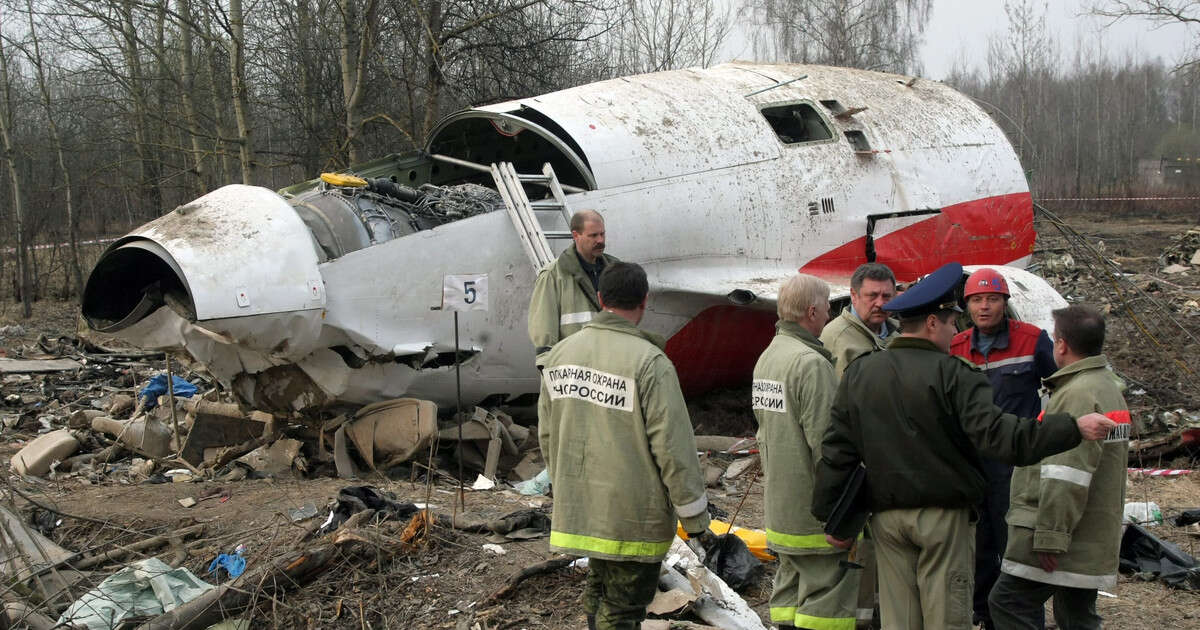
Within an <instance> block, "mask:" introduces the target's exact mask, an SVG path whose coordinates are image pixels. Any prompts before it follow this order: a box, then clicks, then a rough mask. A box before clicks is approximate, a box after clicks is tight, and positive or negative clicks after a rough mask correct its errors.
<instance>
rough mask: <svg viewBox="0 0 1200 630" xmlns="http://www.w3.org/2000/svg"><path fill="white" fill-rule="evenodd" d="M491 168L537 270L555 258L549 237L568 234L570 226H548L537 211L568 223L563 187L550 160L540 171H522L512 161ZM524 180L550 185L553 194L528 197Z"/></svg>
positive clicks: (530, 259) (569, 216) (513, 222)
mask: <svg viewBox="0 0 1200 630" xmlns="http://www.w3.org/2000/svg"><path fill="white" fill-rule="evenodd" d="M491 171H492V179H495V180H496V190H498V191H499V192H500V196H501V197H502V198H503V199H504V206H505V208H507V209H508V218H509V219H511V220H512V224H513V227H514V228H516V229H517V236H518V237H520V239H521V247H523V248H524V249H525V254H526V255H527V256H529V262H531V263H532V264H533V269H534V271H535V272H536V271H540V270H541V269H542V268H543V267H545V266H546V265H548V264H550V263H551V262H554V259H555V255H554V251H553V250H552V249H550V242H549V240H548V239H567V238H571V230H570V229H569V228H568V229H566V230H548V229H546V227H545V226H546V225H547V224H546V223H545V222H544V219H543V217H542V216H539V215H538V213H539V212H541V213H546V212H555V213H558V215H559V216H561V217H562V219H563V225H564V226H569V225H570V221H571V211H570V209H569V208H568V207H567V200H566V196H565V195H564V194H563V187H562V185H561V184H559V182H558V177H557V176H555V174H554V169H553V168H551V166H550V163H549V162H547V163H546V165H545V166H543V167H542V174H541V175H521V174H519V173H517V170H516V169H515V168H513V165H512V162H498V163H493V164H492V167H491ZM524 183H529V184H538V185H541V186H545V187H547V188H549V189H550V195H551V197H552V198H550V199H538V200H536V201H530V200H529V197H528V196H526V195H525V188H524V187H523V186H522V184H524Z"/></svg>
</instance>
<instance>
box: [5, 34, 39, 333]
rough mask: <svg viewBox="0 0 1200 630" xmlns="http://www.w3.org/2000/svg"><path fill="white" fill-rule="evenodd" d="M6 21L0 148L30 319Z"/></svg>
mask: <svg viewBox="0 0 1200 630" xmlns="http://www.w3.org/2000/svg"><path fill="white" fill-rule="evenodd" d="M3 27H4V22H3V20H0V94H2V95H3V99H2V100H3V106H4V109H3V111H0V149H2V150H3V152H4V163H5V165H6V166H7V167H8V178H9V186H10V187H11V190H12V203H13V223H14V227H15V228H16V234H17V276H18V278H19V282H20V287H19V288H20V292H21V314H22V316H23V317H25V318H26V319H29V317H31V316H32V315H33V280H32V275H31V273H30V269H29V243H28V242H27V241H26V238H27V234H28V231H27V225H26V222H27V217H26V215H25V207H24V199H23V197H22V196H21V177H20V175H19V174H18V173H17V159H16V151H14V149H13V140H12V125H13V120H14V116H13V96H12V83H13V82H12V78H13V77H12V74H11V73H10V72H9V60H8V52H7V50H6V49H5V47H4V40H5V37H4V36H3Z"/></svg>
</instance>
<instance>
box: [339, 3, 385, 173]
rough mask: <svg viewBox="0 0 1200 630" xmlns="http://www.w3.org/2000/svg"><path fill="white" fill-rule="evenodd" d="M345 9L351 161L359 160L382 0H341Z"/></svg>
mask: <svg viewBox="0 0 1200 630" xmlns="http://www.w3.org/2000/svg"><path fill="white" fill-rule="evenodd" d="M338 8H339V9H341V14H342V15H341V17H342V20H341V24H340V26H341V29H340V34H341V43H342V50H341V54H340V55H338V61H339V62H340V66H341V70H342V100H343V101H344V107H345V110H346V152H347V155H348V156H349V158H350V163H355V162H358V161H359V155H358V136H359V134H361V133H362V127H363V119H362V111H361V110H362V104H363V97H364V95H365V93H366V89H367V86H366V73H367V64H368V62H369V61H370V56H371V55H372V53H373V51H374V48H375V37H376V33H375V29H376V23H377V22H378V20H379V1H378V0H366V4H365V6H364V7H362V8H361V16H360V7H359V2H358V0H338Z"/></svg>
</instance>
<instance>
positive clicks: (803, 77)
mask: <svg viewBox="0 0 1200 630" xmlns="http://www.w3.org/2000/svg"><path fill="white" fill-rule="evenodd" d="M807 78H808V75H807V74H802V75H800V76H798V77H796V78H795V79H788V80H787V81H784V82H783V83H776V84H775V85H768V86H767V87H765V88H762V89H761V90H754V91H753V92H751V93H749V94H747V95H746V96H744V97H742V98H750V97H751V96H754V95H755V94H762V93H763V92H766V91H767V90H774V89H775V88H777V87H783V86H785V85H787V84H789V83H795V82H796V81H800V80H801V79H807Z"/></svg>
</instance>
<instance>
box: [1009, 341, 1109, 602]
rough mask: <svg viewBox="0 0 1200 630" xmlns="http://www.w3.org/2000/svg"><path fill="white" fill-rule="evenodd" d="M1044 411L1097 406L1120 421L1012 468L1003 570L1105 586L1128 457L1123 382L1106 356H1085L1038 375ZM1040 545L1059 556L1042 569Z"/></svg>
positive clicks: (1070, 411) (1077, 584)
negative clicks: (1045, 392) (1102, 433)
mask: <svg viewBox="0 0 1200 630" xmlns="http://www.w3.org/2000/svg"><path fill="white" fill-rule="evenodd" d="M1044 383H1045V385H1046V387H1047V389H1049V390H1050V402H1049V404H1048V405H1047V408H1046V411H1047V412H1051V413H1054V412H1057V413H1068V414H1071V415H1073V416H1081V415H1084V414H1086V413H1090V412H1093V411H1095V412H1099V413H1103V414H1105V415H1107V416H1109V417H1110V418H1113V419H1114V420H1115V421H1116V422H1117V423H1118V424H1117V428H1116V429H1115V430H1114V431H1113V433H1111V434H1110V435H1109V437H1108V439H1107V440H1104V441H1089V442H1083V443H1081V444H1080V445H1079V446H1076V447H1075V448H1073V449H1071V450H1069V451H1067V452H1065V453H1060V454H1058V455H1055V456H1053V457H1047V458H1046V459H1043V460H1042V461H1041V462H1038V463H1037V464H1035V465H1033V466H1023V467H1021V468H1017V469H1016V470H1015V471H1013V477H1012V495H1011V507H1010V509H1009V511H1008V524H1009V536H1008V548H1007V549H1006V550H1005V553H1004V563H1003V565H1002V567H1001V570H1002V571H1004V572H1005V573H1008V574H1011V575H1015V576H1017V577H1023V578H1025V579H1027V580H1033V581H1035V582H1043V583H1046V584H1056V585H1058V586H1069V587H1072V588H1086V589H1106V588H1113V587H1114V586H1116V584H1117V553H1118V551H1119V550H1120V547H1121V519H1122V516H1123V512H1124V510H1123V506H1124V504H1125V482H1126V472H1125V467H1126V464H1127V462H1128V459H1129V427H1130V426H1131V425H1130V422H1129V420H1130V418H1129V406H1128V405H1127V404H1126V403H1125V398H1124V397H1123V396H1122V395H1121V391H1122V390H1123V389H1124V388H1125V386H1124V383H1122V382H1121V380H1120V379H1119V378H1118V377H1117V376H1116V374H1114V373H1113V372H1112V369H1111V368H1110V367H1109V364H1108V359H1107V358H1105V356H1104V355H1099V356H1094V357H1087V358H1085V359H1082V360H1080V361H1076V362H1075V363H1072V364H1071V365H1068V366H1066V367H1064V368H1062V369H1061V370H1059V371H1057V372H1055V373H1054V374H1053V375H1051V376H1050V377H1049V378H1047V379H1045V381H1044ZM1038 552H1042V553H1054V554H1057V555H1058V568H1057V569H1055V570H1054V571H1053V572H1046V571H1044V570H1043V569H1042V568H1041V566H1042V565H1041V562H1040V561H1039V559H1038V555H1037V554H1038Z"/></svg>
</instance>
